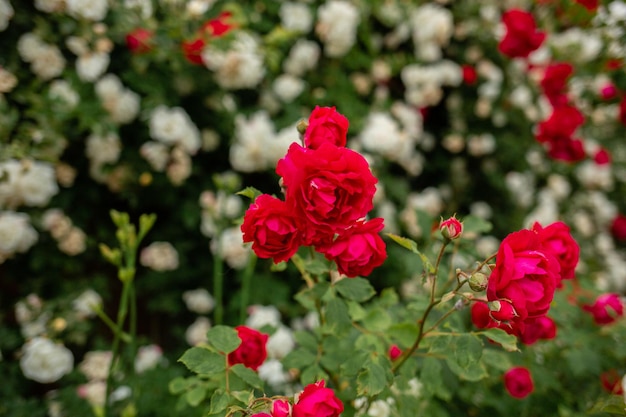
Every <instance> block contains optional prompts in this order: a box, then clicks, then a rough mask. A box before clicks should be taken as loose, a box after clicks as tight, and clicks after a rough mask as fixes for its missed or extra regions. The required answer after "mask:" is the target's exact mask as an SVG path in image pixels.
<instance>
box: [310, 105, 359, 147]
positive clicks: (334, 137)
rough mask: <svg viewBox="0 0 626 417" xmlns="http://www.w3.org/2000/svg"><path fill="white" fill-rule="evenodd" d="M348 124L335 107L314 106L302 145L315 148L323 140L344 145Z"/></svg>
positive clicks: (323, 141)
mask: <svg viewBox="0 0 626 417" xmlns="http://www.w3.org/2000/svg"><path fill="white" fill-rule="evenodd" d="M348 126H349V122H348V119H347V118H346V117H345V116H344V115H343V114H341V113H339V112H337V111H336V110H335V107H319V106H316V107H315V109H314V110H313V111H312V112H311V115H310V116H309V125H308V126H307V128H306V131H305V132H304V146H306V147H307V148H311V149H317V148H319V147H320V145H321V144H322V143H325V142H329V143H332V144H333V145H336V146H346V141H347V134H348Z"/></svg>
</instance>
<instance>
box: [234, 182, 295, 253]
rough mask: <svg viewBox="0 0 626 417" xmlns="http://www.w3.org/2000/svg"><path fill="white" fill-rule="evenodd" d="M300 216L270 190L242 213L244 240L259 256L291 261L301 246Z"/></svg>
mask: <svg viewBox="0 0 626 417" xmlns="http://www.w3.org/2000/svg"><path fill="white" fill-rule="evenodd" d="M297 223H298V222H297V219H296V217H295V215H294V213H293V211H292V210H291V209H290V208H289V207H288V206H287V204H286V203H285V202H284V201H282V200H279V199H278V198H275V197H272V196H270V195H268V194H262V195H260V196H258V197H257V198H256V199H255V200H254V203H252V204H251V205H250V207H249V208H248V210H247V211H246V213H245V214H244V216H243V223H242V225H241V231H242V232H243V241H244V242H252V250H253V251H254V253H255V254H256V255H257V256H258V257H259V258H272V259H273V260H274V263H279V262H282V261H288V260H289V259H290V258H291V257H292V256H293V254H294V253H296V251H297V250H298V248H299V247H300V243H301V242H300V231H299V229H298V224H297Z"/></svg>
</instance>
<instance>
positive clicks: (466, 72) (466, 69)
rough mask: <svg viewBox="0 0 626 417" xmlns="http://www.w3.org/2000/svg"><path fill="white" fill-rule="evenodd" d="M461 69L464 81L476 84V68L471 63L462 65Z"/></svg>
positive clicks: (468, 83)
mask: <svg viewBox="0 0 626 417" xmlns="http://www.w3.org/2000/svg"><path fill="white" fill-rule="evenodd" d="M461 70H462V71H463V82H464V83H465V84H467V85H474V84H476V80H478V74H476V70H475V69H474V67H472V66H471V65H467V64H466V65H462V66H461Z"/></svg>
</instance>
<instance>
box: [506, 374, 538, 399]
mask: <svg viewBox="0 0 626 417" xmlns="http://www.w3.org/2000/svg"><path fill="white" fill-rule="evenodd" d="M504 387H505V388H506V390H507V392H508V393H509V394H510V395H511V397H513V398H518V399H522V398H525V397H527V396H528V395H529V394H530V393H531V392H533V390H534V388H535V387H534V384H533V379H532V377H531V376H530V371H528V369H526V368H524V367H521V366H518V367H515V368H511V369H509V370H508V371H506V373H505V374H504Z"/></svg>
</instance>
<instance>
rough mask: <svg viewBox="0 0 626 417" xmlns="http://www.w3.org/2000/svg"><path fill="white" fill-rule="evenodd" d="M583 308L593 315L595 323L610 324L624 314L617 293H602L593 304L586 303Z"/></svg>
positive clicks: (622, 305)
mask: <svg viewBox="0 0 626 417" xmlns="http://www.w3.org/2000/svg"><path fill="white" fill-rule="evenodd" d="M583 310H585V311H588V312H589V313H591V315H592V316H593V321H595V322H596V324H610V323H613V322H614V321H615V320H617V319H618V318H619V317H622V316H623V315H624V304H622V300H621V299H620V297H619V295H618V294H615V293H608V294H602V295H600V296H598V298H596V301H595V302H594V303H593V304H586V305H584V306H583Z"/></svg>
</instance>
